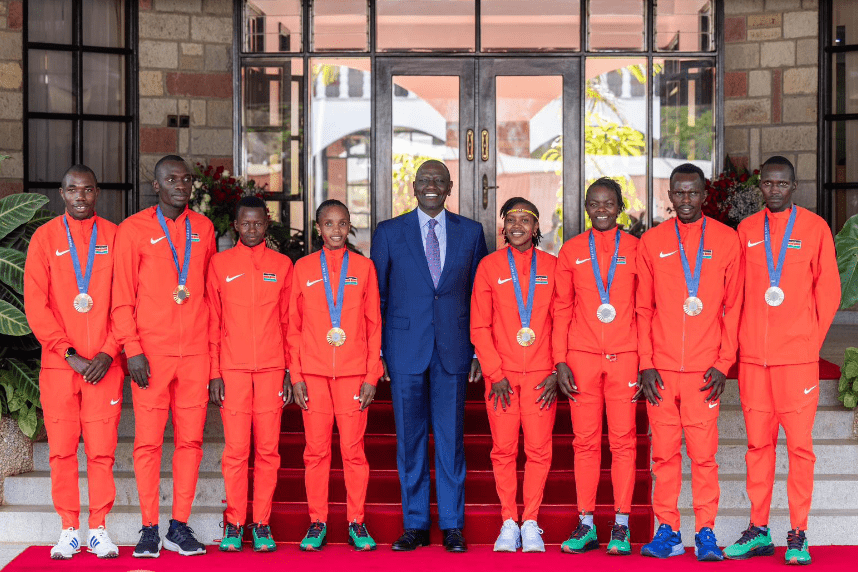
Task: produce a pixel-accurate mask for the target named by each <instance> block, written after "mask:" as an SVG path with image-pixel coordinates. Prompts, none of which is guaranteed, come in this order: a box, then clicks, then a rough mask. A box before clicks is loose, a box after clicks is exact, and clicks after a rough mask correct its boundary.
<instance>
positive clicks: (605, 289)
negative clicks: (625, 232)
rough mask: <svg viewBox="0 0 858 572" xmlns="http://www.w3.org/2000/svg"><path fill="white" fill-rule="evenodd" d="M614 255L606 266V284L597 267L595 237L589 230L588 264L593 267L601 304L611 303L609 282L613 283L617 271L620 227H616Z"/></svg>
mask: <svg viewBox="0 0 858 572" xmlns="http://www.w3.org/2000/svg"><path fill="white" fill-rule="evenodd" d="M614 243H615V245H614V255H613V256H612V257H611V266H610V267H609V268H608V284H607V286H606V285H605V283H604V282H602V271H601V270H600V269H599V260H598V259H597V258H596V239H595V238H594V237H593V230H592V229H591V230H590V265H591V266H592V267H593V275H594V276H595V277H596V287H597V288H599V299H600V300H601V301H602V304H610V303H611V296H610V293H611V284H613V283H614V274H616V272H617V258H618V256H617V255H618V254H619V253H620V229H617V238H616V239H615V240H614Z"/></svg>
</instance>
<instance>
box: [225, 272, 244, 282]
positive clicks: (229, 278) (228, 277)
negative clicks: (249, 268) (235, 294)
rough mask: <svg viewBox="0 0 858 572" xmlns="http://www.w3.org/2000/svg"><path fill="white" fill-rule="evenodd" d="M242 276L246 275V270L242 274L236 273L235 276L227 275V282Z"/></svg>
mask: <svg viewBox="0 0 858 572" xmlns="http://www.w3.org/2000/svg"><path fill="white" fill-rule="evenodd" d="M242 276H244V272H242V273H241V274H236V275H235V276H227V277H226V281H227V282H232V281H233V280H235V279H236V278H240V277H242Z"/></svg>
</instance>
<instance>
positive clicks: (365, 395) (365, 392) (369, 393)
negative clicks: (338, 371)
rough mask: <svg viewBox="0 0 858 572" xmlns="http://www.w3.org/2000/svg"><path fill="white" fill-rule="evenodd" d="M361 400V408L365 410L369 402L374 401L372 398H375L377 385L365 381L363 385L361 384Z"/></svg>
mask: <svg viewBox="0 0 858 572" xmlns="http://www.w3.org/2000/svg"><path fill="white" fill-rule="evenodd" d="M358 399H359V400H360V410H361V411H363V410H364V409H366V408H367V407H369V404H370V403H372V400H373V399H375V386H374V385H372V384H370V383H367V382H363V385H361V386H360V395H359V396H358Z"/></svg>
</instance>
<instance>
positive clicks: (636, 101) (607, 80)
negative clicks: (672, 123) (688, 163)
mask: <svg viewBox="0 0 858 572" xmlns="http://www.w3.org/2000/svg"><path fill="white" fill-rule="evenodd" d="M585 70H586V71H585V73H586V78H587V79H586V102H585V108H584V178H585V179H586V180H585V187H586V186H589V185H590V183H592V182H593V181H595V180H596V179H598V178H599V177H611V178H613V179H616V180H617V182H619V183H620V186H621V187H622V189H623V198H624V199H625V202H626V210H625V212H623V213H622V214H620V218H619V219H618V221H619V223H620V224H622V225H623V226H624V227H625V228H626V230H629V231H630V232H632V233H633V234H635V235H638V236H640V234H641V233H642V232H643V231H644V230H646V225H647V220H646V211H647V208H648V205H647V157H646V153H647V150H646V144H647V143H646V142H647V133H646V117H647V108H646V60H645V59H643V58H622V59H620V58H587V62H586V64H585ZM583 202H584V194H583V192H582V193H581V203H582V210H583ZM586 227H587V228H589V227H590V222H589V221H586Z"/></svg>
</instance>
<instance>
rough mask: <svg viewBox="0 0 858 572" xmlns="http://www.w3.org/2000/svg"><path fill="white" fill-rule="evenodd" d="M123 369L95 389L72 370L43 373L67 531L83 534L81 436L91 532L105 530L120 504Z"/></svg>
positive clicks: (58, 504) (55, 493)
mask: <svg viewBox="0 0 858 572" xmlns="http://www.w3.org/2000/svg"><path fill="white" fill-rule="evenodd" d="M123 380H124V376H123V375H122V369H121V368H118V367H111V368H109V369H108V370H107V373H105V374H104V377H103V378H102V379H101V381H99V382H98V383H97V384H95V385H92V384H91V383H87V382H85V381H84V380H83V376H81V375H80V374H78V373H76V372H75V371H73V370H72V369H71V368H69V369H43V370H42V371H41V373H40V374H39V391H40V393H41V402H42V409H43V411H44V412H45V429H47V432H48V448H49V449H50V453H49V458H48V460H49V463H50V465H51V496H52V498H53V501H54V508H55V509H56V511H57V514H59V515H60V518H61V519H62V523H63V528H64V529H65V528H69V527H71V528H80V490H79V489H78V462H77V449H78V444H79V442H80V436H81V434H83V444H84V451H85V452H86V473H87V479H88V481H89V528H91V529H92V528H98V527H99V526H103V525H104V519H105V517H106V516H107V513H109V512H110V509H111V508H113V502H114V500H115V499H116V485H115V483H114V481H113V462H114V455H115V453H116V440H117V430H118V428H119V414H120V412H121V410H122V382H123Z"/></svg>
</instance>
